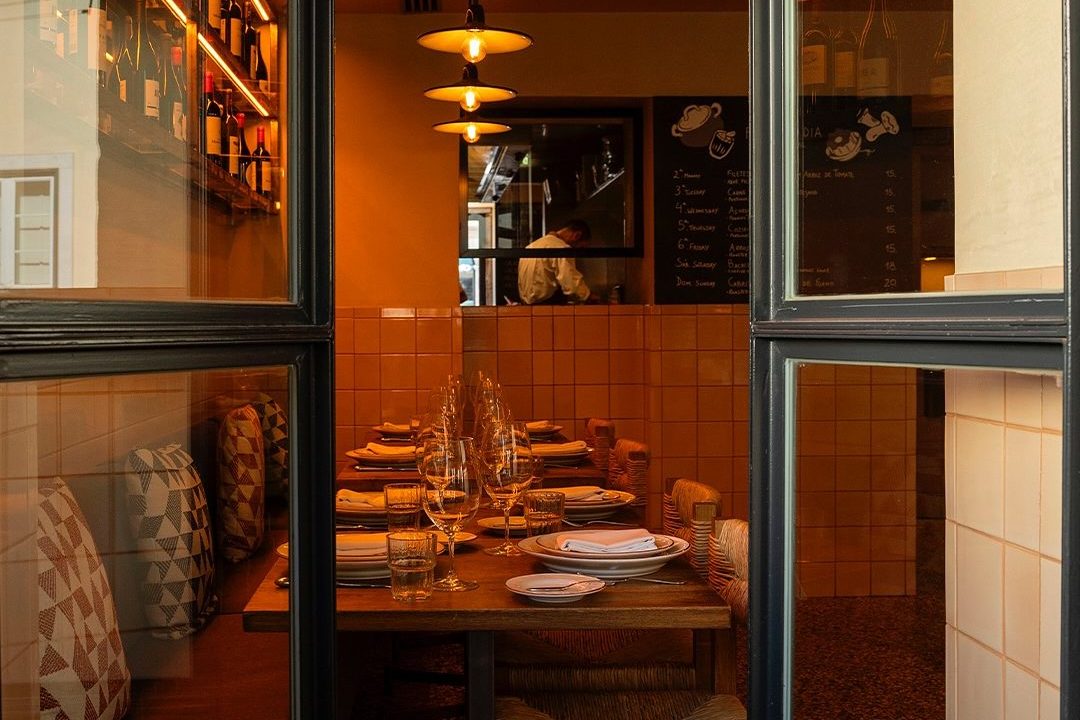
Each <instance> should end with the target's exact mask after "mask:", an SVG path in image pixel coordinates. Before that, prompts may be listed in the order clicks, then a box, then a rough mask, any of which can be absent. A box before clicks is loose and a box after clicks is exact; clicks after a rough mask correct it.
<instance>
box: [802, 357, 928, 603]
mask: <svg viewBox="0 0 1080 720" xmlns="http://www.w3.org/2000/svg"><path fill="white" fill-rule="evenodd" d="M915 393H916V384H915V370H913V369H910V368H890V367H869V366H859V365H804V366H803V367H802V368H801V369H800V371H799V377H798V396H797V398H796V418H797V420H796V443H797V446H796V447H797V450H796V452H797V464H796V488H797V490H796V526H797V529H796V557H797V567H798V574H799V590H800V591H801V592H802V593H804V594H805V595H806V596H810V597H822V596H834V595H847V596H851V595H904V594H908V595H911V594H914V593H915V549H916V522H915V518H916V502H915V479H916V478H915V456H916V452H915V417H916V395H915Z"/></svg>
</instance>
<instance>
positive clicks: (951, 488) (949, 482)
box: [945, 371, 956, 518]
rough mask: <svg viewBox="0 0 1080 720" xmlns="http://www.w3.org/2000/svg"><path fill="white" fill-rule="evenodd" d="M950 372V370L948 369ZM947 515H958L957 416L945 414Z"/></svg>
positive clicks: (953, 516)
mask: <svg viewBox="0 0 1080 720" xmlns="http://www.w3.org/2000/svg"><path fill="white" fill-rule="evenodd" d="M946 372H949V371H946ZM945 517H949V518H955V517H956V416H955V415H946V416H945Z"/></svg>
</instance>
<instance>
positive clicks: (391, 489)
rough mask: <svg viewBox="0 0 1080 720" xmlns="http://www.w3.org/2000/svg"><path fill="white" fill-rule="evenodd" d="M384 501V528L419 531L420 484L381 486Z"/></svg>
mask: <svg viewBox="0 0 1080 720" xmlns="http://www.w3.org/2000/svg"><path fill="white" fill-rule="evenodd" d="M383 498H384V499H385V500H386V527H387V529H388V530H389V531H390V532H394V531H396V530H419V529H420V483H388V484H386V485H383Z"/></svg>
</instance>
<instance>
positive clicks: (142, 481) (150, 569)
mask: <svg viewBox="0 0 1080 720" xmlns="http://www.w3.org/2000/svg"><path fill="white" fill-rule="evenodd" d="M125 471H126V472H125V478H126V482H127V506H128V516H129V520H130V521H131V532H132V534H133V535H134V536H135V546H136V548H137V549H138V551H139V558H140V559H141V560H142V561H143V562H144V563H145V565H144V566H143V573H142V577H141V578H140V592H141V594H142V601H143V610H144V611H145V613H146V619H147V621H148V622H149V623H150V626H151V627H153V628H155V630H154V635H155V636H157V637H164V638H171V639H178V638H182V637H184V636H186V635H190V634H191V633H193V632H195V631H196V630H198V629H199V628H200V627H202V626H203V624H205V622H206V618H207V616H208V615H210V614H211V613H212V612H213V611H214V609H215V606H216V604H217V598H216V597H215V596H214V593H213V585H214V542H213V535H212V534H211V532H210V514H209V511H208V508H207V503H206V491H205V490H204V489H203V484H202V479H201V478H200V477H199V473H198V472H197V471H196V470H195V465H194V464H193V462H192V459H191V456H190V455H188V454H187V453H186V452H185V451H184V450H183V449H182V448H181V447H180V446H179V445H169V446H167V447H163V448H161V449H159V450H149V449H145V448H140V449H137V450H132V451H131V452H130V453H129V454H128V457H127V464H126V467H125Z"/></svg>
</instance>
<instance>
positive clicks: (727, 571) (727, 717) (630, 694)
mask: <svg viewBox="0 0 1080 720" xmlns="http://www.w3.org/2000/svg"><path fill="white" fill-rule="evenodd" d="M748 529H749V528H748V525H747V523H746V522H745V521H743V520H717V521H715V523H714V525H713V533H712V535H711V537H710V538H709V548H710V559H711V563H710V564H711V565H712V566H714V567H716V568H717V569H716V571H715V572H713V573H710V576H709V584H710V585H712V586H713V588H714V589H716V590H717V592H718V593H720V595H721V596H722V597H723V598H724V599H725V600H726V601H727V603H728V604H729V605H731V609H732V615H733V617H734V619H735V620H736V622H741V623H745V622H746V618H747V607H748V605H749V586H748V584H747V583H748V580H749V565H750V563H749V541H748ZM733 636H734V635H733V633H732V634H730V637H733ZM733 650H734V647H731V648H730V650H729V657H728V660H729V661H730V662H732V663H734V661H735V656H734V652H733ZM495 717H496V719H497V720H595V719H596V718H620V719H623V718H625V719H627V720H660V718H664V719H665V720H670V718H682V720H745V718H746V710H745V708H744V707H743V705H742V703H741V702H739V699H738V698H737V697H735V696H734V695H712V696H710V695H708V694H705V693H701V692H698V691H695V690H682V689H679V690H646V691H641V690H639V691H633V690H629V689H624V688H609V689H606V690H600V691H598V690H592V691H589V692H582V691H581V690H579V689H577V688H576V687H570V688H568V691H563V692H553V691H547V692H538V693H533V694H529V695H524V696H523V697H500V698H498V700H497V701H496V703H495Z"/></svg>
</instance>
